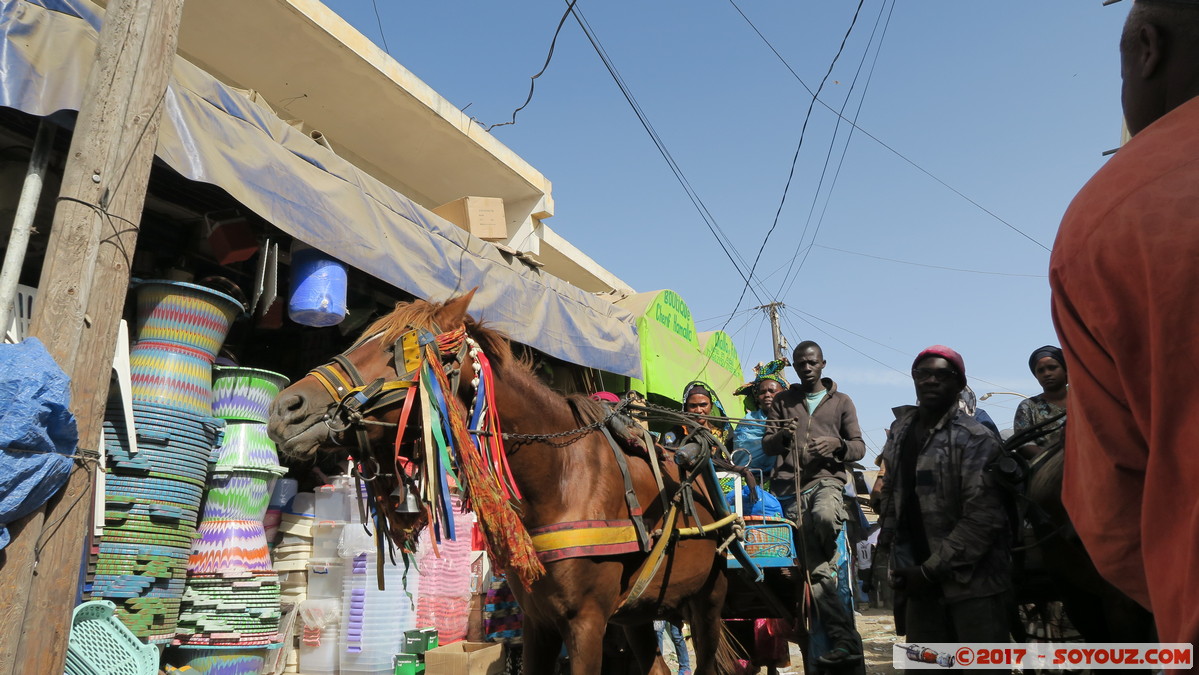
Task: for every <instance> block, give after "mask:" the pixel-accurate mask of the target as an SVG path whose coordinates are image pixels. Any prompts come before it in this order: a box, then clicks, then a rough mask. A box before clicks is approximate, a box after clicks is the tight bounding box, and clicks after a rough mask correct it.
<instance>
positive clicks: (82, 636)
mask: <svg viewBox="0 0 1199 675" xmlns="http://www.w3.org/2000/svg"><path fill="white" fill-rule="evenodd" d="M115 610H116V605H114V604H113V603H111V602H109V601H107V600H92V601H90V602H85V603H83V604H82V605H79V606H78V607H76V608H75V613H74V615H73V618H72V619H71V637H70V639H69V640H68V642H67V663H66V675H155V674H156V673H157V672H158V648H157V647H155V646H154V645H147V644H142V642H141V641H140V640H138V639H137V637H136V636H135V635H134V634H133V633H132V632H130V631H129V629H128V628H126V627H125V625H124V624H122V623H121V620H120V619H118V618H117V617H116V616H115V615H114V611H115Z"/></svg>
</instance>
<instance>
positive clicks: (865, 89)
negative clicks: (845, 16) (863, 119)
mask: <svg viewBox="0 0 1199 675" xmlns="http://www.w3.org/2000/svg"><path fill="white" fill-rule="evenodd" d="M886 8H887V2H886V0H883V3H882V5H880V6H879V9H878V17H876V18H875V20H874V27H873V28H872V29H871V30H870V39H869V40H868V41H867V42H866V49H865V50H863V51H862V59H861V60H860V61H858V68H857V70H856V71H854V74H853V81H852V82H851V83H850V85H849V93H848V94H846V95H845V100H844V102H842V104H841V110H840V111H839V112H838V113H837V124H836V126H835V127H834V129H833V140H832V141H831V142H829V145H828V153H827V154H826V155H825V157H824V166H823V167H821V169H820V180H819V182H818V183H817V184H816V192H815V193H814V194H813V195H812V206H811V207H810V208H809V209H808V218H807V220H805V221H804V228H803V233H802V234H800V236H799V241H797V242H796V244H795V256H794V257H792V258H791V261H792V263H794V262H795V259H796V257H798V256H799V249H800V248H801V247H802V246H803V240H804V236H806V235H807V233H808V226H809V225H810V224H811V222H812V214H813V212H815V210H816V203H817V202H819V201H820V188H821V186H823V185H824V178H825V176H826V175H827V173H828V165H829V160H830V159H831V158H832V154H833V149H834V148H835V147H836V145H837V134H838V133H839V132H840V131H841V119H842V113H843V112H844V111H845V107H846V106H848V105H849V101H850V99H852V98H853V90H854V89H855V88H856V87H857V85H858V77H859V76H860V75H861V73H862V66H863V65H865V63H866V57H868V56H869V55H870V45H872V44H874V36H875V35H876V34H877V33H878V24H879V21H880V20H881V19H882V17H883V11H884V10H886ZM894 11H895V2H894V0H892V2H891V12H892V13H894ZM890 25H891V14H887V23H886V25H884V26H883V33H882V35H881V36H880V37H879V40H878V47H876V48H875V50H874V60H873V61H872V62H871V64H870V72H869V73H867V74H866V84H865V85H864V86H863V87H862V95H861V96H860V97H859V98H858V107H857V109H856V110H855V111H854V115H853V122H851V126H850V127H849V133H848V134H847V135H846V137H845V144H844V145H843V146H842V148H841V157H840V158H839V159H838V160H837V170H836V171H835V172H833V180H832V181H831V182H830V183H829V188H828V192H826V193H825V196H824V208H823V209H821V211H820V218H819V219H817V221H816V231H815V232H814V233H812V239H811V241H809V242H808V248H807V249H806V250H805V251H804V252H803V259H802V260H800V261H799V265H798V266H797V267H795V276H794V278H793V279H792V281H791V283H790V284H788V283H787V277H790V276H791V272H792V270H791V269H790V268H788V270H787V274H786V275H785V276H784V277H783V283H782V284H781V285H780V286H779V295H780V297H781V296H782V295H783V287H784V286H786V287H787V292H790V290H791V286H792V285H794V284H795V280H797V279H799V271H800V270H802V269H803V266H804V263H806V262H807V261H808V256H809V255H810V254H811V253H812V245H814V244H815V243H816V237H817V236H819V235H820V228H821V226H822V225H823V224H824V215H825V213H827V212H828V205H829V202H830V201H831V200H832V196H833V190H834V189H835V188H836V186H837V179H838V178H840V176H841V167H842V166H844V165H845V155H846V154H847V153H848V152H849V144H850V142H851V141H853V126H852V124H855V123H857V121H858V116H859V115H861V114H862V106H863V105H864V104H865V102H866V93H867V92H868V91H869V90H870V81H871V80H872V79H873V78H874V66H875V65H877V64H878V56H879V54H881V53H882V50H883V40H885V39H886V37H887V27H889V26H890Z"/></svg>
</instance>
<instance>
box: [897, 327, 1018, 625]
mask: <svg viewBox="0 0 1199 675" xmlns="http://www.w3.org/2000/svg"><path fill="white" fill-rule="evenodd" d="M912 380H913V381H914V382H915V385H916V397H917V401H918V405H916V406H905V407H904V408H899V409H896V420H895V423H894V424H892V425H891V432H890V434H889V435H888V438H887V445H886V446H885V447H884V448H883V464H884V466H885V468H886V473H885V477H884V479H883V488H882V493H881V495H880V499H879V504H878V507H879V522H880V523H881V524H882V531H881V533H880V535H879V547H880V549H882V548H887V549H889V551H890V561H891V578H892V581H891V583H892V586H894V588H895V590H896V602H895V624H896V632H898V633H900V634H905V635H907V639H908V641H909V642H921V643H925V642H1007V640H1008V627H1007V611H1008V591H1009V590H1010V588H1011V539H1010V529H1009V524H1008V512H1007V509H1006V503H1005V501H1004V492H1003V490H1002V488H1001V487H1000V486H999V484H998V483H997V481H996V479H995V477H994V475H993V474H991V473H990V472H989V471H988V470H987V467H988V465H989V464H990V463H991V462H992V461H994V459H995V458H996V457H997V456H998V455H999V453H1000V444H999V439H998V438H996V437H995V434H993V433H991V431H990V430H988V429H987V428H986V427H984V426H983V425H982V424H981V423H979V422H978V420H976V419H974V418H973V417H971V416H970V415H968V414H966V413H965V412H964V411H962V410H961V409H960V407H959V406H958V395H959V393H961V391H962V388H963V387H964V386H965V385H966V365H965V363H964V362H963V360H962V357H961V355H959V354H958V353H957V352H955V351H954V350H952V349H950V348H949V347H944V346H941V345H937V346H934V347H929V348H928V349H926V350H924V351H923V352H921V353H920V355H919V356H917V357H916V360H915V362H913V364H912Z"/></svg>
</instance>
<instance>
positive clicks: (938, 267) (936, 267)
mask: <svg viewBox="0 0 1199 675" xmlns="http://www.w3.org/2000/svg"><path fill="white" fill-rule="evenodd" d="M813 246H815V247H817V248H823V249H828V250H830V251H837V252H838V253H846V254H849V255H856V256H861V257H863V258H873V259H874V260H885V261H887V262H893V263H899V264H901V265H911V266H913V267H927V268H929V269H934V270H946V271H949V272H966V273H969V274H990V275H995V276H1001V277H1029V278H1033V279H1044V278H1046V275H1044V274H1018V273H1015V272H989V271H986V270H971V269H965V268H962V267H946V266H944V265H929V264H926V263H918V262H912V261H911V260H899V259H897V258H887V257H885V256H881V255H873V254H870V253H862V252H860V251H850V250H847V249H843V248H837V247H836V246H825V245H824V244H813Z"/></svg>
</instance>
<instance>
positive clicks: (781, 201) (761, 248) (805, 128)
mask: <svg viewBox="0 0 1199 675" xmlns="http://www.w3.org/2000/svg"><path fill="white" fill-rule="evenodd" d="M865 2H866V0H858V6H857V9H855V10H854V12H853V19H851V20H850V22H849V28H847V29H846V30H845V35H844V36H843V37H842V38H841V44H840V45H839V46H838V47H837V53H836V54H834V55H833V60H832V61H831V62H830V63H829V64H828V70H826V71H825V72H824V77H823V78H821V80H820V86H819V87H817V88H816V93H814V94H812V100H811V101H809V102H808V111H807V113H805V114H804V119H803V126H802V127H801V128H800V130H799V143H797V144H796V146H795V155H794V156H792V157H791V170H790V172H789V173H788V174H787V182H786V184H784V185H783V196H782V198H780V199H779V207H778V209H777V210H776V211H775V212H774V222H772V223H771V224H770V229H768V230H766V236H765V237H763V238H762V245H761V246H759V247H758V254H757V255H756V256H754V262H753V264H752V265H750V267H749V277H748V278H747V279H746V280H745V286H744V287H742V289H741V295H740V296H739V297H738V298H737V303H736V304H735V305H733V306H734V307H740V306H741V301H742V300H744V299H745V291H747V290H749V280H750V279H752V278H753V276H754V272H755V271H757V269H758V261H759V260H761V259H762V251H764V250H766V243H767V242H769V241H770V235H771V234H773V233H774V230H775V228H777V227H778V225H779V218H780V217H781V216H782V215H783V205H784V204H786V203H787V193H788V192H789V191H790V189H791V181H792V180H793V179H794V178H795V166H796V164H798V163H799V152H800V150H802V149H803V142H804V138H805V137H806V136H807V133H808V122H809V121H811V119H812V109H813V108H815V107H816V99H817V98H819V96H820V92H821V91H823V90H824V85H825V83H827V82H828V78H829V75H832V73H833V68H834V67H836V65H837V61H838V59H840V58H841V53H842V52H843V51H845V43H847V42H849V36H850V35H851V34H852V33H853V27H854V26H856V25H857V23H858V15H859V14H861V12H862V5H864V4H865ZM801 240H802V236H801ZM759 301H760V299H759ZM762 304H765V303H762Z"/></svg>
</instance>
